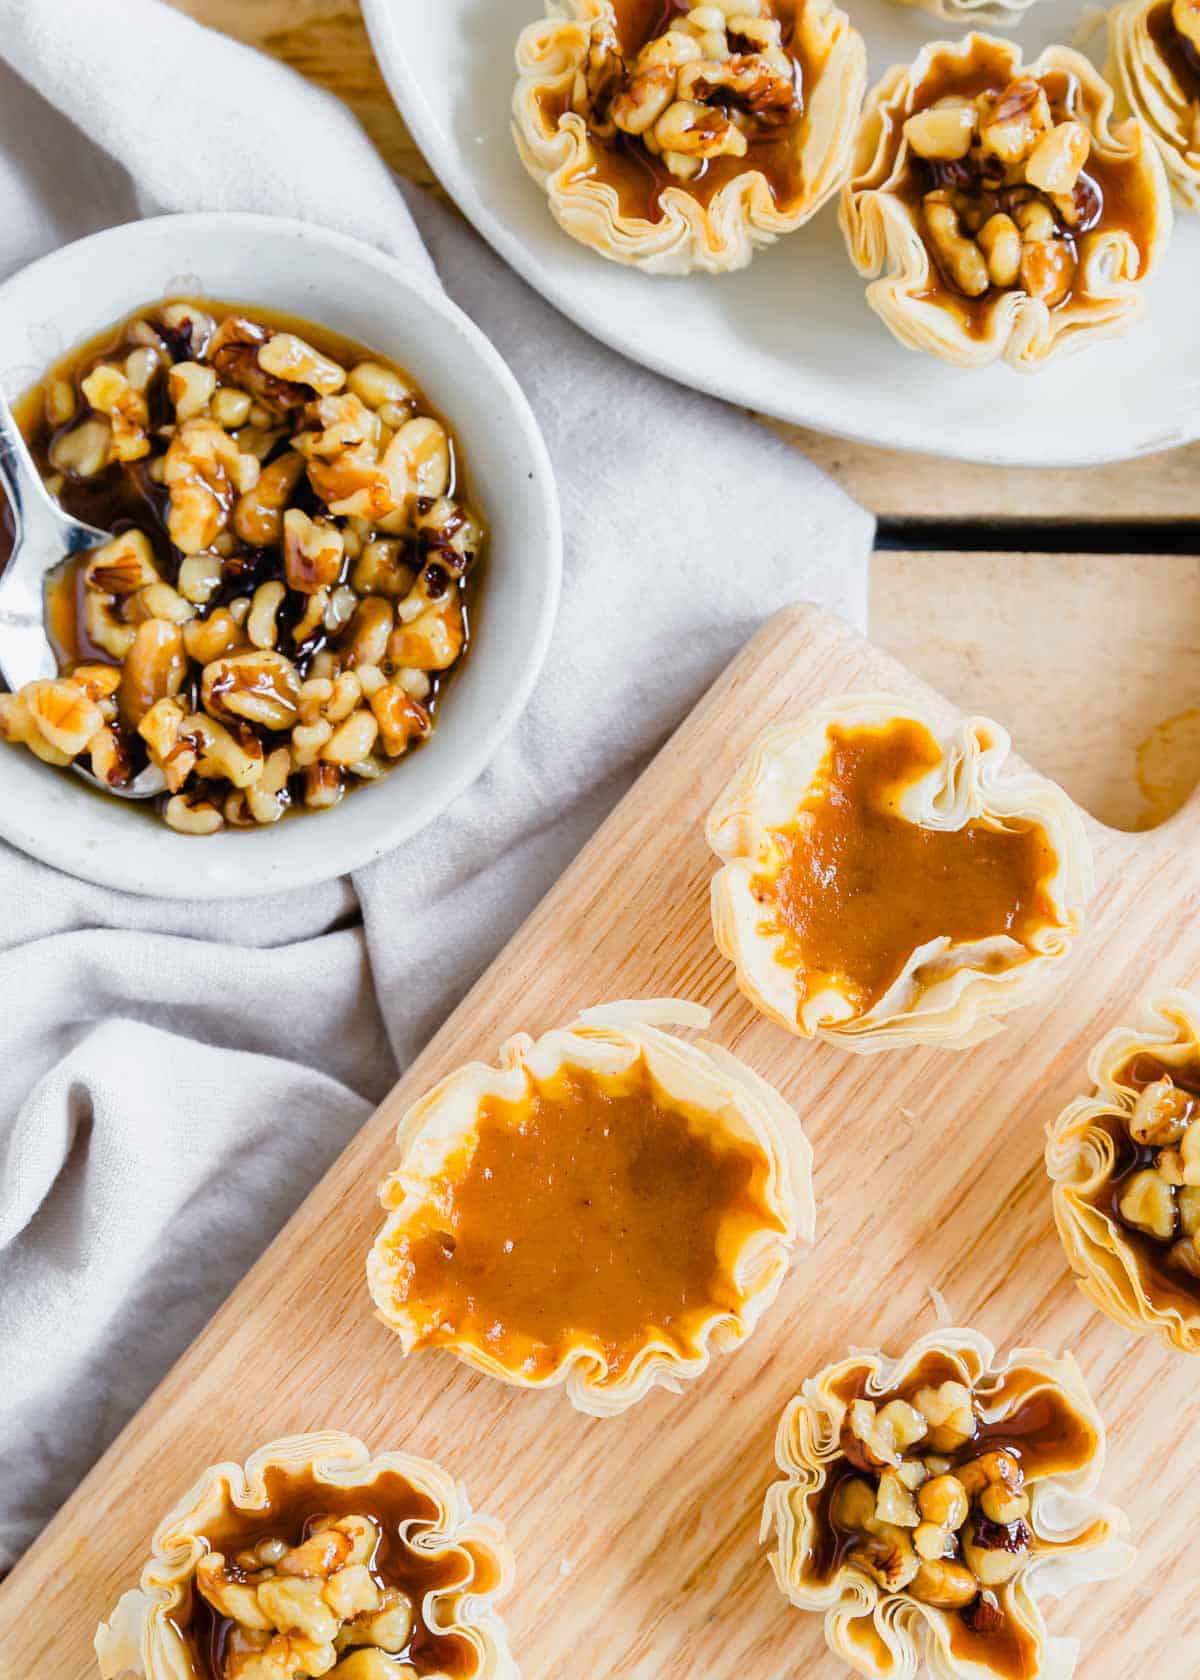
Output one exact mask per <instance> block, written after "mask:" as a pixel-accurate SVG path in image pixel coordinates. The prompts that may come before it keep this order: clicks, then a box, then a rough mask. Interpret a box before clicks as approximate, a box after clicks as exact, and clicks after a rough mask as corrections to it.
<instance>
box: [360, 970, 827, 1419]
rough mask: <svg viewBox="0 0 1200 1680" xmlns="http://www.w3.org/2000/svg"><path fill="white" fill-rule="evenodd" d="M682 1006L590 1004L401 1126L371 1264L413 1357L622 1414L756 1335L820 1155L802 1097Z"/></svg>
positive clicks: (454, 1080) (806, 1217)
mask: <svg viewBox="0 0 1200 1680" xmlns="http://www.w3.org/2000/svg"><path fill="white" fill-rule="evenodd" d="M708 1019H709V1017H708V1011H707V1010H705V1009H701V1008H700V1007H699V1006H698V1005H695V1004H688V1003H683V1002H680V1001H678V1000H658V1001H654V1002H639V1003H613V1004H607V1005H605V1006H604V1007H602V1008H595V1009H587V1010H584V1011H583V1013H582V1014H581V1015H579V1016H578V1018H577V1019H576V1020H575V1021H574V1022H572V1023H571V1025H570V1026H568V1027H565V1028H561V1029H558V1030H556V1031H552V1032H548V1033H545V1034H544V1035H543V1036H542V1037H541V1038H539V1039H538V1040H536V1042H535V1041H534V1040H533V1039H531V1038H528V1037H526V1036H525V1035H524V1034H521V1035H519V1036H518V1037H516V1038H513V1039H510V1040H509V1042H508V1043H507V1044H506V1045H505V1046H504V1048H503V1050H502V1052H501V1058H500V1066H499V1067H491V1066H488V1065H487V1064H485V1063H482V1062H475V1063H471V1064H469V1065H468V1066H466V1067H463V1068H460V1069H458V1070H457V1071H456V1072H454V1073H452V1074H450V1075H449V1077H448V1078H446V1079H444V1080H443V1081H442V1082H441V1084H440V1085H438V1086H436V1087H435V1088H434V1089H433V1090H432V1091H430V1092H429V1094H428V1095H427V1096H425V1097H423V1098H422V1099H421V1101H420V1102H418V1103H416V1104H415V1105H414V1107H412V1108H411V1109H410V1110H409V1111H408V1113H407V1114H406V1115H405V1116H404V1118H403V1120H402V1121H401V1123H400V1132H399V1144H400V1150H401V1157H400V1162H399V1165H398V1166H397V1168H396V1170H395V1172H394V1173H393V1174H392V1175H391V1176H390V1177H389V1178H388V1180H387V1181H386V1182H385V1184H384V1185H383V1187H382V1189H381V1191H380V1195H381V1199H382V1201H383V1204H384V1206H385V1207H386V1208H387V1210H388V1217H387V1221H386V1223H385V1225H384V1227H383V1230H382V1231H381V1232H380V1235H379V1237H378V1239H377V1240H376V1243H375V1246H374V1248H373V1250H372V1252H371V1255H370V1258H369V1261H368V1267H367V1271H368V1279H369V1282H370V1287H371V1293H372V1295H373V1297H374V1300H375V1305H376V1307H377V1308H378V1310H379V1314H380V1316H381V1317H382V1318H383V1320H384V1322H385V1323H386V1324H388V1325H389V1326H390V1327H391V1328H392V1329H393V1330H395V1331H396V1333H397V1334H398V1336H399V1337H400V1341H401V1345H402V1346H403V1348H404V1350H405V1352H406V1353H408V1352H412V1351H413V1350H414V1349H417V1348H423V1347H443V1348H448V1349H450V1350H451V1351H453V1352H454V1353H456V1354H457V1355H458V1356H459V1358H460V1359H463V1360H465V1361H466V1362H467V1363H468V1364H470V1365H473V1366H475V1367H476V1368H477V1369H478V1370H481V1371H485V1372H486V1373H487V1374H488V1375H489V1376H493V1377H498V1378H500V1379H501V1380H502V1381H504V1382H508V1383H513V1384H515V1385H517V1386H519V1387H523V1388H547V1387H551V1386H553V1385H555V1384H559V1383H561V1384H563V1385H564V1386H565V1387H566V1390H567V1394H568V1396H569V1398H570V1400H571V1401H572V1403H573V1404H574V1405H575V1406H577V1407H578V1408H579V1409H580V1410H581V1411H585V1412H592V1413H594V1414H596V1415H597V1416H609V1415H611V1414H613V1413H616V1412H620V1411H623V1410H624V1409H625V1408H626V1407H628V1406H631V1405H633V1403H634V1402H635V1401H637V1400H640V1399H642V1397H643V1396H644V1395H645V1394H646V1393H647V1392H648V1391H649V1390H650V1389H651V1388H652V1387H653V1386H654V1385H655V1384H656V1383H658V1384H661V1385H662V1386H663V1387H666V1388H670V1389H677V1388H678V1386H679V1383H680V1381H681V1380H682V1379H684V1378H691V1377H697V1376H699V1375H700V1374H701V1373H702V1372H703V1371H704V1370H705V1368H706V1367H707V1365H708V1362H709V1358H710V1356H711V1354H712V1353H713V1352H714V1351H716V1350H719V1349H722V1348H725V1347H728V1346H731V1345H735V1344H736V1343H737V1342H739V1341H741V1340H742V1339H743V1338H744V1337H745V1336H747V1335H749V1333H750V1331H751V1330H752V1329H753V1327H754V1325H755V1323H756V1322H757V1320H758V1318H759V1316H760V1315H761V1313H762V1312H763V1310H764V1309H765V1307H766V1306H767V1305H768V1304H769V1302H770V1301H771V1300H773V1298H774V1296H775V1294H776V1292H777V1291H778V1289H779V1286H780V1283H781V1282H782V1280H783V1276H784V1273H785V1272H786V1270H787V1266H788V1260H789V1257H790V1254H791V1250H792V1249H793V1248H794V1246H795V1244H796V1243H797V1241H799V1240H800V1239H804V1240H806V1241H810V1242H811V1240H812V1234H813V1219H814V1211H813V1196H812V1172H811V1151H810V1149H809V1145H808V1142H807V1140H806V1139H805V1137H804V1133H803V1131H802V1130H801V1126H800V1122H799V1120H798V1119H797V1118H796V1116H795V1114H794V1113H793V1112H792V1110H791V1109H790V1108H789V1107H788V1105H787V1104H786V1103H785V1102H784V1101H783V1099H782V1098H781V1097H780V1096H779V1095H778V1094H777V1093H776V1092H775V1091H773V1090H772V1089H771V1087H770V1086H769V1085H767V1084H766V1083H765V1082H764V1081H763V1080H762V1079H760V1078H759V1077H758V1075H757V1074H755V1073H754V1072H753V1071H752V1070H751V1069H750V1068H748V1067H746V1066H745V1065H744V1064H743V1063H741V1062H739V1061H736V1060H735V1059H734V1058H733V1057H732V1056H730V1055H729V1054H728V1053H727V1052H726V1051H724V1050H722V1049H720V1047H719V1046H717V1045H715V1044H707V1043H703V1042H690V1043H689V1042H687V1041H685V1040H683V1039H681V1038H679V1037H678V1036H677V1035H676V1034H674V1033H668V1032H666V1031H664V1030H663V1028H664V1026H665V1025H674V1026H691V1027H697V1026H706V1025H707V1024H708Z"/></svg>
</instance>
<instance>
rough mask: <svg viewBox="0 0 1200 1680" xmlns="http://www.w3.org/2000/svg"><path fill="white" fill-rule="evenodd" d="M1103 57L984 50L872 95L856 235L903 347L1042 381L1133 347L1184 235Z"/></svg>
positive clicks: (854, 247) (853, 220) (919, 66)
mask: <svg viewBox="0 0 1200 1680" xmlns="http://www.w3.org/2000/svg"><path fill="white" fill-rule="evenodd" d="M1113 104H1114V97H1113V90H1112V89H1111V88H1110V87H1109V85H1108V83H1107V82H1106V81H1105V80H1104V79H1103V77H1102V76H1100V75H1099V73H1098V72H1097V71H1096V70H1095V69H1094V68H1093V67H1092V65H1091V64H1090V63H1089V62H1088V60H1087V59H1085V58H1084V57H1082V55H1081V54H1079V53H1077V52H1072V51H1070V50H1069V49H1068V48H1066V47H1047V49H1046V50H1045V52H1043V53H1042V54H1041V56H1040V57H1039V58H1037V59H1035V60H1034V61H1033V62H1032V63H1031V64H1028V65H1025V64H1023V63H1022V60H1021V52H1020V48H1019V47H1017V46H1016V45H1015V44H1014V43H1013V42H1011V41H1001V40H996V39H994V38H992V37H990V36H987V35H977V34H973V35H968V36H967V37H966V38H965V39H964V40H962V41H959V42H956V43H950V42H945V41H938V42H934V43H932V44H930V45H929V46H927V47H925V48H924V49H923V50H922V51H921V52H920V53H919V54H918V55H917V58H916V59H915V60H914V62H913V63H912V65H911V66H907V65H897V66H895V67H894V68H893V69H891V70H889V71H888V73H887V74H886V75H885V76H884V78H883V79H882V81H881V82H880V83H879V84H878V85H877V86H876V87H875V88H874V89H873V90H872V92H871V93H870V94H869V95H868V96H867V102H866V105H865V107H864V111H863V117H862V121H861V123H860V124H859V129H858V134H857V137H856V140H855V148H854V161H853V165H852V169H851V174H850V179H849V181H848V182H847V184H846V186H845V187H844V188H843V189H842V198H841V210H840V219H841V225H842V232H843V233H844V235H845V237H846V244H847V247H848V249H849V252H850V256H851V259H852V261H853V262H854V265H855V267H856V268H857V269H858V271H859V273H860V274H863V275H867V276H874V275H878V274H880V271H881V270H882V271H883V276H882V278H880V279H873V280H872V282H871V284H870V285H869V286H868V287H867V302H868V303H869V304H870V306H871V308H872V309H874V310H875V312H876V313H877V314H878V315H879V316H881V318H882V319H883V320H884V321H885V322H886V324H887V325H888V327H890V329H891V331H892V332H893V333H894V334H895V336H896V337H897V338H898V339H899V340H900V342H901V343H902V344H905V345H907V346H908V347H909V348H910V349H913V350H925V351H928V352H929V353H930V354H931V355H934V356H938V357H940V358H941V359H942V360H943V361H947V362H951V363H954V364H955V365H957V366H960V367H981V366H983V365H984V364H986V363H989V362H994V361H996V360H997V359H1003V360H1004V361H1006V362H1008V363H1009V364H1010V365H1011V366H1013V367H1015V368H1020V369H1023V370H1025V371H1027V372H1028V371H1032V370H1034V369H1036V368H1039V367H1041V366H1043V365H1044V364H1045V363H1046V362H1047V361H1048V360H1049V359H1050V358H1051V357H1053V356H1058V355H1061V354H1063V353H1064V352H1066V351H1068V350H1075V349H1079V348H1080V347H1081V346H1083V345H1085V344H1087V343H1090V342H1092V341H1093V340H1095V339H1099V338H1105V337H1110V336H1112V335H1113V334H1115V333H1121V332H1124V331H1125V330H1126V329H1127V328H1128V327H1129V326H1131V325H1132V323H1133V322H1134V321H1135V320H1137V319H1138V317H1139V316H1140V315H1141V314H1142V313H1143V311H1144V309H1145V295H1144V287H1143V282H1144V281H1145V280H1146V279H1147V277H1148V276H1149V275H1150V273H1151V272H1152V271H1153V269H1154V268H1155V266H1156V264H1157V262H1158V259H1159V257H1160V256H1161V254H1162V252H1163V251H1164V250H1165V248H1166V245H1167V242H1168V240H1169V238H1170V233H1171V201H1170V192H1169V189H1168V186H1167V180H1166V175H1165V173H1164V170H1163V167H1162V162H1161V160H1160V158H1159V156H1158V152H1157V151H1156V149H1155V147H1154V146H1153V145H1152V144H1151V143H1150V140H1149V137H1148V135H1147V133H1146V130H1145V129H1144V128H1143V126H1142V125H1141V123H1139V122H1138V121H1137V120H1136V119H1134V118H1126V119H1125V120H1123V121H1121V122H1116V123H1114V121H1113Z"/></svg>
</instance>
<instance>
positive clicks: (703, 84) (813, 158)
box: [513, 0, 867, 274]
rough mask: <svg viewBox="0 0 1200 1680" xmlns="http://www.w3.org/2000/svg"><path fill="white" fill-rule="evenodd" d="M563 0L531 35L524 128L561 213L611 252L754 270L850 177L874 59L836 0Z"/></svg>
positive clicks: (520, 136)
mask: <svg viewBox="0 0 1200 1680" xmlns="http://www.w3.org/2000/svg"><path fill="white" fill-rule="evenodd" d="M548 9H549V12H550V16H549V17H547V18H546V19H545V20H544V21H542V22H538V23H531V24H530V25H529V26H528V27H527V28H526V29H525V30H524V32H523V33H522V35H521V38H520V41H519V43H518V47H517V69H518V72H519V76H518V81H517V86H516V90H515V93H514V96H513V135H514V138H515V140H516V144H517V149H518V151H519V152H520V155H521V159H522V161H523V162H524V164H525V167H526V169H527V170H528V171H529V173H530V174H531V175H532V176H533V178H534V180H535V181H537V182H538V184H539V185H540V186H541V187H542V188H543V190H544V191H545V193H546V196H547V198H548V200H549V204H550V209H551V212H552V213H553V215H554V218H555V220H556V221H557V222H558V224H559V226H560V227H561V228H562V229H563V230H564V231H565V232H566V233H569V234H570V235H571V237H572V238H573V239H577V240H579V241H580V243H581V244H584V245H588V246H590V247H591V248H592V250H594V251H598V252H599V253H600V255H601V256H604V257H608V258H610V259H611V260H612V261H614V262H620V263H629V264H632V265H634V266H636V267H638V268H641V269H644V270H645V271H646V272H647V273H652V274H687V273H690V272H692V271H693V270H701V271H703V272H705V273H709V274H718V273H722V272H727V271H729V270H732V269H738V268H744V267H745V265H746V264H747V263H748V262H749V261H750V259H751V258H752V257H753V255H754V252H755V250H756V249H757V248H758V247H759V246H762V245H769V244H771V243H772V241H774V240H775V239H776V238H778V236H779V235H780V234H784V233H791V232H793V231H794V230H795V229H796V228H798V227H800V226H802V224H803V223H805V222H807V221H808V220H809V218H810V217H812V216H813V215H815V214H816V212H817V210H818V209H819V208H820V207H821V205H822V204H824V203H825V201H826V200H827V199H828V198H829V197H830V196H831V195H832V194H833V193H834V192H836V191H837V189H838V187H839V186H840V185H841V183H842V181H843V180H844V179H845V175H846V170H847V168H848V166H849V159H850V144H851V140H852V138H853V133H854V123H855V119H856V118H857V116H858V112H859V108H860V106H861V105H862V98H863V92H864V90H865V88H866V79H867V60H866V49H865V47H864V45H863V41H862V37H861V36H860V35H859V33H858V31H857V30H855V29H853V28H852V27H851V25H850V22H849V19H848V18H847V17H846V14H845V13H844V12H842V11H840V10H839V9H838V8H837V7H836V6H835V5H833V4H832V0H712V3H710V4H694V5H691V6H690V7H689V6H687V5H679V6H677V7H672V6H663V5H661V4H651V3H648V0H550V4H549V7H548ZM664 20H665V21H664Z"/></svg>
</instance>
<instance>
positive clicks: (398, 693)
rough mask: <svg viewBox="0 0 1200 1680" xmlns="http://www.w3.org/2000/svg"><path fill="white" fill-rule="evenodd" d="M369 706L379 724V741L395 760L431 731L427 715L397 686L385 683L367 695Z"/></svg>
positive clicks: (423, 709)
mask: <svg viewBox="0 0 1200 1680" xmlns="http://www.w3.org/2000/svg"><path fill="white" fill-rule="evenodd" d="M370 706H371V710H372V712H373V713H374V714H375V718H376V720H377V722H378V724H379V738H380V740H381V741H382V743H383V750H384V752H385V753H386V754H387V755H388V757H389V758H399V757H401V755H402V754H404V753H406V752H407V751H408V749H409V747H410V746H411V745H412V744H413V742H414V741H421V740H424V738H425V737H426V736H427V735H428V734H429V733H430V730H431V728H432V724H431V720H430V717H429V713H428V712H427V711H426V710H425V708H424V706H422V705H421V703H420V701H419V700H414V699H413V697H412V696H411V695H410V694H408V693H406V691H405V690H404V688H403V687H402V686H401V685H400V684H399V683H385V684H384V685H383V687H381V688H377V689H376V690H375V692H374V693H373V694H372V695H371V698H370Z"/></svg>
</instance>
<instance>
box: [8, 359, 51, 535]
mask: <svg viewBox="0 0 1200 1680" xmlns="http://www.w3.org/2000/svg"><path fill="white" fill-rule="evenodd" d="M0 490H3V492H4V494H5V496H6V497H7V499H8V505H9V508H10V510H11V512H12V517H13V524H14V525H15V526H16V529H17V531H18V532H20V531H21V530H22V529H23V527H24V526H25V525H26V524H27V523H28V518H29V510H30V508H31V507H36V506H37V505H38V504H39V503H40V502H41V501H42V500H43V499H44V497H45V491H44V489H43V488H42V480H41V475H40V474H39V473H38V470H37V468H36V467H35V466H34V464H33V459H32V457H31V455H30V453H29V450H28V448H27V447H26V444H25V439H24V438H23V437H22V436H21V428H20V427H19V426H18V425H17V422H16V421H15V420H14V419H13V412H12V409H11V408H9V406H8V401H7V399H6V398H5V395H4V393H3V391H0Z"/></svg>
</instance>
